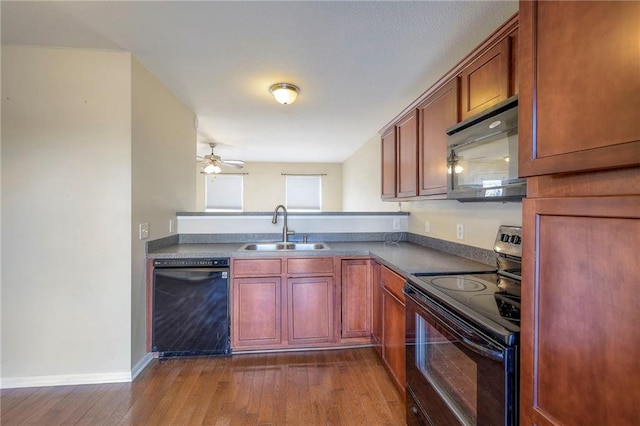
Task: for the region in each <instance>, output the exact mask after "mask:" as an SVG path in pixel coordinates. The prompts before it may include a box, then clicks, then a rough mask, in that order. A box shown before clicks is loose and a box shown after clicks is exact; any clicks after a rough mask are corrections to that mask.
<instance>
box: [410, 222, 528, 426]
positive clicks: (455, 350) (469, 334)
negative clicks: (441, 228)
mask: <svg viewBox="0 0 640 426" xmlns="http://www.w3.org/2000/svg"><path fill="white" fill-rule="evenodd" d="M521 238H522V230H521V228H520V227H513V226H501V227H500V229H499V232H498V236H497V238H496V242H495V245H494V250H495V251H496V252H497V253H498V261H497V263H498V265H497V266H498V269H497V272H496V273H486V274H467V275H435V276H434V275H420V274H417V275H413V276H409V278H408V281H407V283H406V284H405V287H404V294H405V295H406V336H405V337H406V365H407V399H406V401H407V424H409V425H432V426H448V425H465V426H469V425H517V424H518V382H519V379H518V368H519V367H518V365H519V336H520V282H521V272H520V271H521V258H522V249H521V247H522V246H521V241H522V240H521Z"/></svg>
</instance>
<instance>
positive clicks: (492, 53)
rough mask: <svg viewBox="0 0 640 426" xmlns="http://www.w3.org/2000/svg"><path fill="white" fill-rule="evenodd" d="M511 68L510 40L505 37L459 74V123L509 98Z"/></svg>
mask: <svg viewBox="0 0 640 426" xmlns="http://www.w3.org/2000/svg"><path fill="white" fill-rule="evenodd" d="M510 68H511V38H510V37H506V38H504V39H503V40H502V41H500V42H499V43H498V44H496V45H495V46H493V47H492V48H490V49H489V50H487V51H486V52H484V53H483V54H481V55H480V56H478V57H477V58H476V59H475V60H473V62H471V63H470V64H469V65H467V66H466V67H465V68H464V69H463V70H462V71H461V72H460V88H461V96H460V120H465V119H467V118H469V117H471V116H474V115H476V114H478V113H480V112H482V111H484V110H485V109H487V108H489V107H492V106H493V105H495V104H497V103H499V102H502V101H504V100H505V99H507V98H508V97H509V95H510V94H511V93H510V87H511V86H512V85H511V84H510V81H511V80H510Z"/></svg>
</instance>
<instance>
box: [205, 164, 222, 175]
mask: <svg viewBox="0 0 640 426" xmlns="http://www.w3.org/2000/svg"><path fill="white" fill-rule="evenodd" d="M221 171H222V169H221V168H220V166H218V165H217V164H213V163H209V164H207V165H206V166H205V167H204V168H203V169H202V173H204V174H205V175H212V174H218V173H220V172H221Z"/></svg>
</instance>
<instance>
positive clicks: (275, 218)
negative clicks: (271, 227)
mask: <svg viewBox="0 0 640 426" xmlns="http://www.w3.org/2000/svg"><path fill="white" fill-rule="evenodd" d="M279 209H282V212H283V213H284V226H283V227H282V242H283V243H286V242H287V241H288V240H289V235H293V234H295V233H296V231H289V228H288V227H287V208H286V207H285V206H283V205H282V204H278V205H277V206H276V209H275V210H274V211H273V218H272V219H271V223H278V210H279Z"/></svg>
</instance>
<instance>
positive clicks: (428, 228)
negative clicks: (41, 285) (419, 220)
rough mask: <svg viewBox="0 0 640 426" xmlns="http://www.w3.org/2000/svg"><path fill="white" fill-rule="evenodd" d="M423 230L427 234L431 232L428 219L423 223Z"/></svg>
mask: <svg viewBox="0 0 640 426" xmlns="http://www.w3.org/2000/svg"><path fill="white" fill-rule="evenodd" d="M424 232H426V233H427V234H428V233H429V232H431V223H430V222H429V221H428V220H427V221H426V222H425V223H424Z"/></svg>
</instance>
